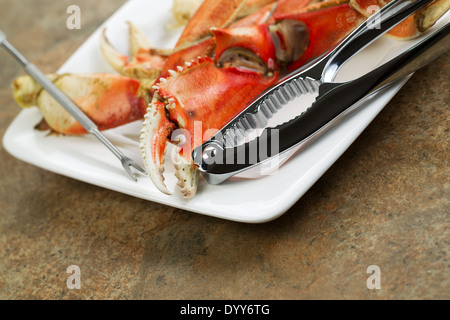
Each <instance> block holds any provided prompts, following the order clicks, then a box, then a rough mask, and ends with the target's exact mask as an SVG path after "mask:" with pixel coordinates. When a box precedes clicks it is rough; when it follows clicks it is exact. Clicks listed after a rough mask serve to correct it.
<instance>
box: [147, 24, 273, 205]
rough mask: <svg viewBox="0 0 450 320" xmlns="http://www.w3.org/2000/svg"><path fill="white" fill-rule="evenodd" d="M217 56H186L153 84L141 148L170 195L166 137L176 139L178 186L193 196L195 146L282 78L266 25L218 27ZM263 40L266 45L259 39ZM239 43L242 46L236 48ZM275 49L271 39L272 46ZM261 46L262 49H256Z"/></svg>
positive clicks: (150, 169) (161, 187)
mask: <svg viewBox="0 0 450 320" xmlns="http://www.w3.org/2000/svg"><path fill="white" fill-rule="evenodd" d="M212 32H213V34H214V35H215V36H217V38H216V40H217V53H216V56H215V59H212V58H210V57H208V56H205V57H198V58H197V59H196V60H192V61H188V62H186V63H185V64H184V65H183V66H179V67H178V68H176V70H170V71H169V72H168V73H169V76H168V77H166V78H161V79H160V80H159V81H158V83H157V84H156V85H155V86H154V88H153V89H154V96H153V101H152V103H151V105H150V107H149V108H148V113H147V115H146V117H145V121H144V124H143V129H142V132H141V151H142V155H143V159H144V163H145V166H146V168H147V172H148V173H149V176H150V178H151V179H152V180H153V182H154V184H155V186H156V187H157V188H158V189H159V190H160V191H162V192H164V193H166V194H171V192H170V191H169V190H168V188H167V187H166V185H165V183H164V176H163V172H164V167H163V163H164V151H165V149H166V143H167V141H169V142H172V143H175V144H177V146H178V152H177V153H176V155H175V156H174V157H172V161H173V162H174V163H175V168H176V174H175V175H176V176H177V178H178V186H179V187H180V188H181V192H182V193H183V195H184V197H186V198H191V197H193V196H194V195H195V193H196V190H197V185H198V177H197V169H196V166H195V165H194V163H193V162H192V159H191V153H192V150H193V148H195V147H196V146H198V145H200V144H201V143H202V142H203V141H205V140H206V139H208V138H209V137H210V136H211V135H213V134H214V133H216V132H217V131H218V130H219V129H220V128H222V127H223V125H224V124H226V123H227V122H229V121H230V120H231V119H233V118H234V117H235V116H236V115H237V114H238V113H239V112H240V111H241V110H242V109H243V108H244V107H245V106H246V104H247V103H248V102H249V101H250V100H251V99H252V98H254V97H255V96H257V95H258V94H259V93H260V92H262V91H263V90H265V89H266V88H268V87H270V86H271V85H273V84H274V83H275V82H276V80H277V79H278V77H279V66H278V64H277V63H276V62H275V61H276V56H275V51H274V50H273V49H272V50H268V49H266V47H267V43H269V44H271V42H272V38H271V35H270V33H269V32H268V31H267V27H266V28H262V27H261V28H256V29H255V30H253V31H252V33H249V30H240V29H236V28H234V29H227V30H225V29H214V30H212ZM258 43H260V44H264V45H263V48H264V49H263V50H259V48H256V47H255V44H258ZM236 44H239V45H240V46H239V47H236ZM270 46H271V47H272V48H273V44H272V45H270ZM252 49H253V50H256V49H258V51H256V52H255V51H252Z"/></svg>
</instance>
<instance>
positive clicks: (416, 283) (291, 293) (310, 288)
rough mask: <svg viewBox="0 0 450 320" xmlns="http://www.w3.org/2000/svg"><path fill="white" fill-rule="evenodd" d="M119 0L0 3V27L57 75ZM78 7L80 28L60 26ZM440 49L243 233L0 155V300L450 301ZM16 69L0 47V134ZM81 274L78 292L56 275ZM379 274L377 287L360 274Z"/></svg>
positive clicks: (445, 96)
mask: <svg viewBox="0 0 450 320" xmlns="http://www.w3.org/2000/svg"><path fill="white" fill-rule="evenodd" d="M123 2H124V1H123V0H99V1H88V0H83V1H78V0H76V1H74V0H71V1H53V0H39V1H32V0H20V1H15V0H2V1H1V2H0V28H1V29H3V30H4V31H5V32H6V33H7V34H8V35H9V39H10V41H11V42H12V43H13V44H14V45H15V46H16V47H17V48H18V49H19V50H21V51H23V53H24V54H25V55H26V56H27V57H29V58H30V59H31V60H32V61H33V62H35V63H36V64H37V65H38V66H39V67H40V68H41V69H42V70H43V71H45V72H51V71H54V70H56V69H57V68H58V67H60V66H61V65H62V63H63V62H64V61H65V60H66V59H67V58H68V57H69V56H70V55H71V54H72V52H73V51H74V50H75V49H76V48H77V47H78V46H79V45H81V44H82V43H83V42H84V41H85V40H86V39H87V37H88V36H89V35H90V34H91V33H92V32H93V31H94V30H95V29H96V28H97V27H99V26H100V24H101V23H102V22H103V21H104V20H105V19H106V18H107V17H108V16H109V15H110V14H112V13H113V12H114V11H115V10H116V9H117V8H118V7H120V5H121V4H122V3H123ZM70 4H78V5H79V6H80V7H81V9H82V12H83V22H82V23H83V24H82V29H81V30H79V31H76V30H75V31H70V30H68V29H67V28H65V25H66V19H67V14H66V8H67V7H68V6H69V5H70ZM449 58H450V56H449V54H447V55H445V56H443V57H441V58H439V60H438V61H437V62H435V63H434V64H433V65H430V66H428V67H426V68H425V69H423V70H421V71H419V72H417V73H416V74H415V75H414V76H413V78H412V79H411V80H410V81H409V82H408V83H407V84H406V86H405V87H404V88H403V89H402V90H401V91H400V92H399V94H398V95H397V96H396V97H395V98H394V99H393V100H392V101H391V102H390V103H389V104H388V105H387V106H386V108H385V109H384V110H383V111H382V113H381V114H380V115H379V116H378V117H377V118H376V120H375V121H374V122H373V123H372V124H371V125H370V126H369V127H368V129H367V130H366V131H365V132H364V133H363V134H362V135H361V137H360V138H359V139H358V140H357V141H356V142H355V143H354V144H353V145H352V146H351V147H350V148H349V150H348V151H347V152H346V153H345V154H344V155H343V156H342V157H341V158H340V159H339V160H338V161H337V163H336V164H335V165H334V166H333V167H332V168H331V169H330V170H329V171H328V172H327V173H326V174H325V175H324V176H323V177H322V178H321V179H320V180H319V181H318V182H317V183H316V184H315V185H314V186H313V187H312V188H311V190H310V191H309V192H308V193H307V194H306V195H305V196H304V197H303V198H302V199H301V200H300V201H299V202H298V203H297V204H296V205H294V206H293V207H292V209H291V210H289V211H288V212H287V213H286V214H285V215H283V216H282V217H281V218H279V219H277V220H275V221H273V222H270V223H266V224H261V225H246V224H239V223H235V222H229V221H224V220H219V219H215V218H210V217H206V216H201V215H197V214H193V213H189V212H184V211H182V210H178V209H173V208H169V207H166V206H163V205H160V204H156V203H151V202H147V201H143V200H139V199H135V198H132V197H129V196H126V195H123V194H119V193H115V192H112V191H108V190H104V189H102V188H98V187H95V186H91V185H88V184H85V183H82V182H79V181H76V180H72V179H69V178H65V177H62V176H59V175H56V174H52V173H49V172H46V171H43V170H41V169H38V168H35V167H33V166H31V165H28V164H25V163H23V162H21V161H19V160H16V159H15V158H13V157H11V156H10V155H9V154H7V153H6V151H5V150H4V148H3V147H0V163H1V166H0V172H1V174H0V175H1V180H0V299H209V298H214V299H260V298H261V299H305V298H306V299H309V298H322V299H330V298H337V299H340V298H343V299H436V298H446V299H448V298H450V261H449V254H450V249H449V244H450V243H449V242H450V240H449V239H450V232H449V213H450V201H449V192H450V185H449V181H450V169H449V162H448V161H449V158H450V154H449V128H450V123H449V115H450V108H449V101H450V94H449V90H448V88H449V86H450V81H449V72H450V66H449V62H450V59H449ZM22 73H23V72H22V71H21V69H20V68H19V67H18V65H17V64H16V63H15V62H14V61H13V60H12V59H11V58H10V57H9V56H7V55H6V54H5V53H4V52H1V51H0V77H1V78H0V104H1V108H0V134H1V135H2V136H3V134H4V132H5V130H6V128H7V126H8V125H9V123H10V122H11V121H12V120H13V119H14V117H15V116H16V115H17V114H18V113H19V109H18V107H17V106H16V105H15V103H14V101H13V99H12V97H11V94H10V89H9V85H10V82H11V81H12V80H13V79H14V78H15V77H17V76H19V75H21V74H22ZM70 265H78V266H80V267H81V272H82V275H81V281H82V288H81V290H72V291H71V290H68V289H67V287H66V280H67V277H68V274H67V273H66V269H67V267H68V266H70ZM370 265H378V266H379V267H380V268H381V281H382V284H381V285H382V288H381V290H377V291H371V290H368V289H367V286H366V280H367V278H368V275H367V274H366V269H367V267H368V266H370Z"/></svg>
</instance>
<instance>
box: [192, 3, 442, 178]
mask: <svg viewBox="0 0 450 320" xmlns="http://www.w3.org/2000/svg"><path fill="white" fill-rule="evenodd" d="M430 1H431V0H394V1H392V2H391V3H389V4H388V5H387V6H385V7H383V8H382V9H381V10H380V11H379V12H378V13H377V14H376V15H374V16H372V17H371V18H369V19H368V20H367V21H366V22H365V23H363V24H362V25H361V26H360V27H358V28H357V29H356V30H355V31H354V32H353V33H352V34H350V36H348V37H347V38H346V39H345V40H344V41H343V42H342V43H341V44H340V45H339V46H338V47H336V49H334V50H333V51H331V52H330V53H329V54H327V55H326V56H325V57H323V58H322V59H320V60H319V61H318V62H316V63H314V64H313V65H311V66H309V67H307V68H304V69H301V70H300V71H298V72H295V73H292V74H291V75H289V76H288V77H286V78H285V79H284V80H283V81H281V82H280V83H279V84H277V85H276V86H274V87H272V88H271V89H269V90H267V91H266V92H265V93H263V94H262V95H261V96H260V97H258V98H257V99H255V100H254V101H253V102H252V103H250V104H249V105H248V106H247V108H246V109H245V110H244V111H243V112H241V114H239V115H238V116H237V117H236V118H235V119H234V120H232V121H231V122H230V123H229V124H228V125H226V126H225V127H224V128H223V129H222V130H221V131H219V133H218V134H216V135H215V136H214V137H212V138H211V139H210V140H208V141H206V142H205V143H204V144H203V145H202V146H200V147H198V148H196V149H194V151H193V153H192V157H193V159H194V162H195V163H196V164H197V165H198V166H199V169H200V171H201V172H202V174H203V175H204V176H205V178H206V180H207V181H208V182H209V183H211V184H219V183H221V182H223V181H225V180H227V179H228V178H230V177H232V176H234V175H236V174H238V173H240V172H242V171H245V170H248V169H250V168H252V167H255V166H257V165H260V164H261V163H263V162H265V161H270V159H271V157H273V156H277V155H279V154H282V153H285V152H288V151H290V150H292V149H293V148H295V147H298V146H300V145H302V144H304V143H307V142H309V141H311V140H312V139H316V138H317V137H318V136H320V135H321V134H322V133H323V132H324V131H325V129H329V128H330V126H334V125H336V124H337V123H338V122H339V121H340V118H341V117H342V116H343V115H344V114H345V113H346V112H348V111H349V110H352V109H353V108H355V107H357V106H358V105H360V104H361V101H363V100H364V99H367V98H369V97H370V96H371V95H373V94H374V93H376V92H377V91H378V90H380V89H381V88H383V87H385V86H387V85H389V84H392V83H393V82H395V81H399V79H402V78H403V77H406V76H408V75H410V74H412V73H413V72H414V71H416V70H418V69H419V68H421V67H423V66H425V65H426V64H428V63H430V62H431V61H433V60H434V59H436V58H437V57H438V56H439V55H441V54H442V53H444V52H446V51H447V50H449V47H450V39H449V37H450V36H449V33H450V23H447V25H446V26H445V27H443V28H441V29H440V30H438V31H437V32H435V33H433V34H432V35H430V36H427V37H426V38H425V39H424V40H422V41H421V42H420V43H418V44H417V45H415V46H414V47H412V48H410V49H409V50H406V51H405V52H403V53H402V54H400V55H399V56H397V57H395V58H394V59H392V60H390V61H389V62H387V63H385V64H384V65H382V66H380V67H378V68H376V69H375V70H373V71H372V72H369V73H367V74H365V75H363V76H362V77H360V78H358V79H355V80H352V81H348V82H345V83H335V82H333V81H334V79H335V77H336V75H337V72H338V71H339V70H340V68H341V67H342V66H343V65H344V64H345V63H346V62H347V61H349V60H350V59H351V58H352V57H353V56H354V55H356V53H357V52H359V51H361V50H362V49H363V48H364V47H366V46H368V45H369V44H370V43H372V42H373V41H374V40H375V39H377V38H378V37H380V36H381V35H383V34H384V33H385V32H387V31H388V30H390V29H391V28H392V27H394V26H395V25H397V24H398V23H400V22H401V21H403V20H404V19H405V18H407V17H408V16H410V15H411V14H412V13H414V12H415V11H416V10H418V9H420V8H421V7H423V6H425V5H426V4H427V3H429V2H430ZM374 21H378V25H377V28H373V27H371V26H373V25H374ZM308 92H309V93H314V92H316V93H318V97H317V98H316V101H315V102H314V103H313V104H312V106H311V107H310V108H309V109H308V110H307V111H306V112H304V113H302V114H298V115H297V117H296V118H294V119H292V120H291V121H289V122H287V123H284V124H281V125H279V126H277V127H275V128H266V125H267V123H268V119H269V118H270V117H271V116H272V115H273V114H274V113H276V112H278V111H279V110H282V109H283V106H284V105H286V104H287V103H289V102H290V101H293V100H294V99H297V98H298V97H300V96H302V95H303V94H306V93H308ZM299 103H301V101H300V102H299ZM247 128H250V129H255V128H264V131H263V132H262V134H261V135H260V136H259V137H257V138H255V139H253V140H252V141H250V142H246V143H243V144H240V141H239V139H241V140H242V137H244V136H245V134H246V130H247ZM273 139H275V140H278V141H277V142H278V144H277V147H276V149H277V150H275V152H273V150H268V149H269V148H271V146H273ZM261 148H265V150H266V152H262V153H261V152H259V150H261ZM267 151H269V152H267ZM274 153H275V154H274Z"/></svg>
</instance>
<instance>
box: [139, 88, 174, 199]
mask: <svg viewBox="0 0 450 320" xmlns="http://www.w3.org/2000/svg"><path fill="white" fill-rule="evenodd" d="M156 96H157V94H155V95H154V98H153V101H152V103H151V104H150V106H149V107H148V109H147V114H146V115H145V120H144V122H143V124H142V130H141V145H140V147H141V153H142V160H143V161H144V164H145V167H146V171H147V173H148V174H149V176H150V178H151V179H152V181H153V183H154V184H155V186H156V187H157V188H158V189H159V190H160V191H161V192H162V193H165V194H168V195H170V194H172V193H171V192H170V191H169V189H167V186H166V184H165V183H164V176H163V173H164V155H165V151H166V143H167V137H169V136H170V134H171V133H172V132H173V130H174V128H175V125H174V124H173V123H171V122H170V121H169V120H168V119H167V117H166V111H165V109H164V108H165V107H164V103H163V102H161V101H159V100H158V98H157V97H156Z"/></svg>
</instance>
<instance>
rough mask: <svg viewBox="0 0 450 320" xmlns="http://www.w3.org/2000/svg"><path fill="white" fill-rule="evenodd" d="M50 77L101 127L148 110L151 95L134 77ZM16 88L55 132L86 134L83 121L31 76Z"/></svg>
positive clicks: (16, 94)
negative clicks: (69, 111) (73, 115)
mask: <svg viewBox="0 0 450 320" xmlns="http://www.w3.org/2000/svg"><path fill="white" fill-rule="evenodd" d="M50 78H51V79H52V81H53V83H54V84H55V85H56V86H57V87H58V88H60V89H61V90H62V91H63V92H64V93H66V94H67V96H68V97H69V98H71V99H72V100H73V101H74V102H75V104H76V105H77V106H78V107H79V108H80V109H81V110H82V111H83V112H84V113H85V114H86V115H88V116H89V118H90V119H91V120H92V121H94V123H95V124H96V125H97V126H98V127H99V129H100V130H107V129H111V128H115V127H118V126H121V125H124V124H127V123H130V122H133V121H136V120H139V119H142V118H143V117H144V115H145V113H146V109H147V103H148V97H147V94H146V92H145V90H143V88H142V86H141V84H140V83H139V81H137V80H135V79H131V78H125V77H122V76H115V75H111V74H85V75H70V74H66V75H58V76H56V75H54V76H51V77H50ZM13 90H14V92H13V93H14V97H15V99H16V101H17V102H18V103H19V105H21V106H22V107H31V106H34V105H36V106H37V107H38V108H39V109H40V111H41V113H42V115H43V116H44V120H45V122H46V123H47V125H48V126H49V127H50V128H51V129H52V130H53V131H55V132H58V133H62V134H68V135H81V134H86V133H87V132H86V130H85V129H84V128H83V127H82V126H81V124H79V123H78V122H77V121H76V120H75V119H74V118H73V117H72V116H71V115H70V114H69V113H68V112H67V111H66V110H65V109H63V107H62V106H60V105H59V104H58V103H57V102H56V101H55V100H54V99H53V97H51V96H50V94H49V93H48V92H47V91H45V90H43V88H42V87H40V85H39V84H37V83H36V82H35V81H34V80H33V79H32V78H31V77H29V76H23V77H20V78H18V79H16V80H15V81H14V83H13Z"/></svg>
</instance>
